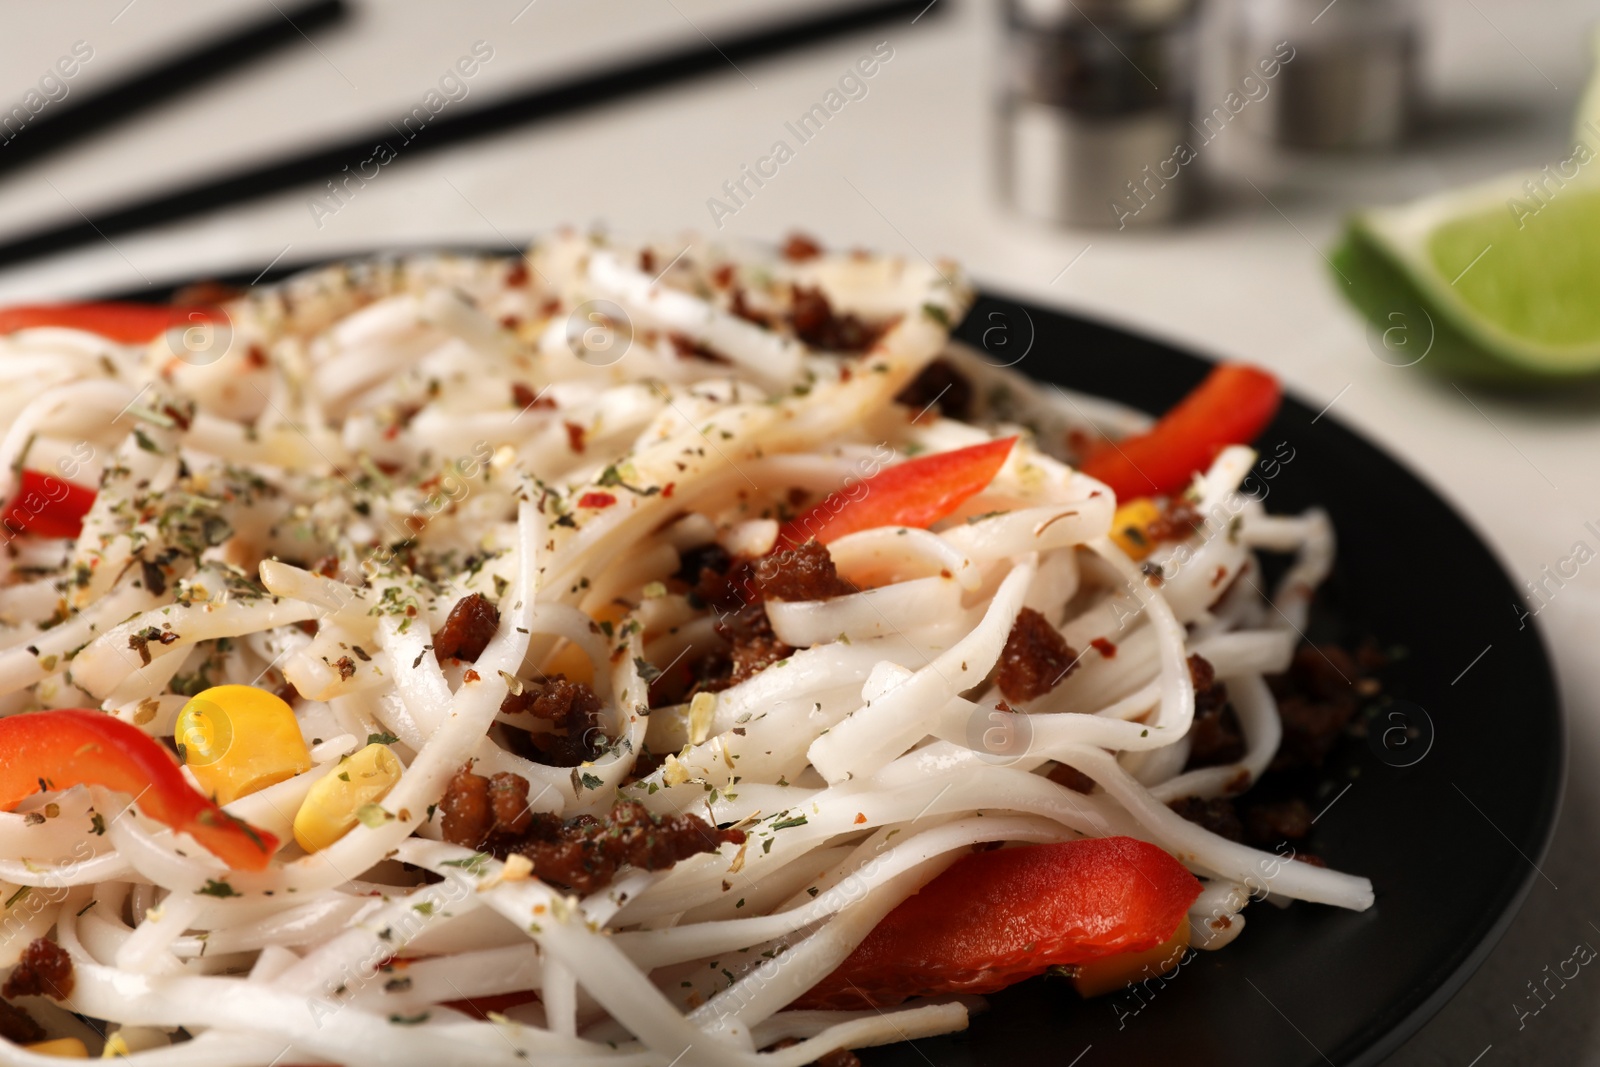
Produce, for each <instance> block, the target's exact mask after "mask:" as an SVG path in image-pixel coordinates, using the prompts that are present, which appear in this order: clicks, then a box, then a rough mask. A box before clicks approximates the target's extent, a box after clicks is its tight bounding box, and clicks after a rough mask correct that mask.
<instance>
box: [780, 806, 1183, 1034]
mask: <svg viewBox="0 0 1600 1067" xmlns="http://www.w3.org/2000/svg"><path fill="white" fill-rule="evenodd" d="M1199 895H1200V882H1199V881H1198V880H1197V879H1196V878H1195V876H1194V875H1192V874H1190V873H1189V872H1188V871H1187V870H1185V869H1184V867H1183V865H1182V864H1181V863H1179V862H1178V861H1177V860H1175V859H1173V858H1172V857H1171V856H1170V855H1168V854H1167V853H1166V852H1163V851H1162V850H1161V849H1159V848H1157V847H1156V846H1155V845H1152V844H1149V843H1148V842H1145V841H1139V840H1136V839H1134V838H1131V837H1100V838H1086V839H1084V840H1081V841H1066V842H1061V843H1059V844H1050V845H1029V846H1025V847H1021V848H1007V849H999V850H996V851H991V852H973V853H969V854H968V855H966V856H963V857H962V858H961V859H959V860H957V861H956V862H955V864H954V865H953V866H951V867H950V868H948V869H947V870H946V871H945V872H944V873H943V874H941V875H939V877H937V878H935V879H934V880H933V881H931V882H929V883H928V884H927V885H925V886H923V887H922V890H921V891H920V892H918V893H916V894H914V895H913V896H911V897H908V898H907V899H906V900H905V901H903V902H902V903H901V904H900V906H899V907H897V908H895V909H894V910H893V911H891V912H890V913H889V914H888V915H886V916H884V918H883V921H882V922H880V923H878V925H877V926H876V927H874V928H873V931H872V933H870V934H868V935H867V938H866V940H865V941H863V942H862V943H861V944H860V945H858V946H857V947H856V950H855V951H854V952H852V953H851V954H850V956H849V958H847V959H846V960H845V961H844V963H842V964H840V965H839V967H838V969H836V970H835V971H834V972H833V973H832V974H830V975H829V976H828V977H826V978H824V979H823V980H822V981H821V982H820V983H818V984H817V986H816V987H815V988H813V989H812V990H811V991H810V992H809V993H807V994H806V995H805V996H804V997H803V998H801V1000H800V1001H799V1003H798V1004H797V1006H798V1007H804V1008H859V1007H861V1006H862V1005H863V1003H865V1004H867V1005H870V1006H872V1007H878V1008H882V1007H888V1006H890V1005H894V1004H898V1003H900V1002H901V1001H902V1000H905V999H906V998H907V997H916V996H936V995H939V994H942V993H978V994H982V993H993V992H995V991H996V990H1000V989H1004V988H1005V987H1006V986H1009V985H1012V984H1014V983H1016V982H1020V981H1022V980H1023V979H1024V978H1031V977H1033V976H1034V975H1038V974H1043V973H1044V972H1045V971H1046V970H1047V969H1049V968H1051V967H1055V966H1061V965H1064V964H1072V963H1085V962H1088V961H1089V960H1093V959H1099V958H1100V957H1102V956H1110V955H1114V954H1117V953H1121V952H1137V951H1141V950H1143V949H1147V948H1153V947H1155V946H1156V945H1159V944H1161V943H1162V942H1163V941H1165V940H1166V939H1167V938H1169V937H1171V936H1172V933H1173V931H1175V930H1176V929H1177V928H1178V924H1179V923H1180V922H1184V921H1186V914H1187V912H1188V910H1189V906H1190V905H1191V904H1193V903H1194V901H1195V898H1196V897H1198V896H1199Z"/></svg>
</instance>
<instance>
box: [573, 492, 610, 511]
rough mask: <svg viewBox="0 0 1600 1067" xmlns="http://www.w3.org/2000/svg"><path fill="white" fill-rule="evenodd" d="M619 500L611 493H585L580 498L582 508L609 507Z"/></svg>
mask: <svg viewBox="0 0 1600 1067" xmlns="http://www.w3.org/2000/svg"><path fill="white" fill-rule="evenodd" d="M616 502H617V498H616V497H614V496H612V495H611V494H610V493H585V494H583V495H582V496H580V497H579V498H578V506H579V507H580V508H609V507H610V506H611V505H612V504H615V503H616Z"/></svg>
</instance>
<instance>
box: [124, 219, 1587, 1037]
mask: <svg viewBox="0 0 1600 1067" xmlns="http://www.w3.org/2000/svg"><path fill="white" fill-rule="evenodd" d="M476 251H490V250H482V249H479V250H476ZM503 251H504V250H500V249H496V250H492V252H493V254H503ZM299 269H302V268H300V267H294V268H285V267H279V268H277V269H275V270H273V271H271V272H270V273H269V274H268V275H267V278H268V279H276V278H279V277H282V276H284V275H285V274H288V273H290V272H291V271H292V270H299ZM253 277H255V275H254V274H253V273H245V274H241V275H240V276H239V277H238V278H234V279H227V280H231V281H236V282H241V283H248V282H249V281H250V280H251V279H252V278H253ZM150 296H151V294H150V292H149V290H146V291H144V292H142V293H140V294H138V295H137V296H136V297H132V298H134V299H150ZM996 327H1000V328H999V329H996ZM957 335H958V336H959V337H961V338H962V339H963V340H965V341H967V342H968V343H970V344H972V345H975V346H978V347H980V348H982V347H985V345H986V344H987V348H988V350H989V351H990V352H991V353H992V354H993V356H994V361H995V363H996V364H1010V363H1012V362H1013V361H1014V360H1016V359H1017V354H1018V353H1019V352H1022V351H1024V350H1026V351H1027V355H1026V356H1025V358H1023V359H1022V361H1021V362H1020V363H1018V364H1017V369H1019V370H1022V371H1024V372H1026V373H1027V374H1029V375H1031V376H1033V377H1034V378H1036V379H1039V380H1041V381H1045V382H1055V383H1057V384H1060V385H1062V386H1065V387H1068V388H1071V389H1074V390H1078V391H1080V392H1084V393H1090V394H1094V395H1097V396H1104V397H1108V398H1110V399H1112V400H1116V401H1119V402H1121V403H1124V404H1128V405H1131V406H1133V407H1136V408H1141V409H1143V410H1145V411H1149V412H1152V413H1159V412H1162V411H1165V410H1166V409H1167V408H1169V407H1171V406H1172V405H1173V404H1174V403H1176V402H1177V401H1178V400H1179V399H1181V398H1182V397H1183V395H1184V394H1185V393H1187V392H1188V391H1189V390H1190V389H1191V388H1193V387H1194V386H1195V385H1196V384H1198V383H1199V382H1200V380H1201V379H1202V378H1203V377H1204V376H1205V374H1206V372H1207V371H1208V370H1209V368H1210V364H1209V362H1208V361H1206V360H1205V359H1203V358H1201V357H1199V356H1196V355H1192V354H1190V353H1187V352H1184V351H1180V350H1179V349H1176V348H1172V347H1170V346H1168V345H1164V344H1161V343H1159V342H1156V341H1151V340H1148V339H1145V338H1142V337H1139V336H1136V335H1134V334H1130V333H1126V332H1123V331H1121V330H1118V329H1115V328H1113V327H1109V326H1105V325H1102V324H1099V323H1095V322H1092V321H1089V320H1086V319H1080V318H1076V317H1074V316H1071V315H1066V314H1062V313H1060V312H1055V311H1048V310H1045V309H1043V308H1039V307H1035V306H1032V305H1028V304H1024V303H1018V302H1014V301H1008V300H1003V299H998V298H994V297H984V298H981V299H980V300H979V301H978V303H977V305H976V306H975V307H974V309H973V311H972V312H971V314H970V315H969V316H968V317H967V319H966V321H965V322H964V323H963V324H962V326H961V328H960V329H959V330H958V331H957ZM1280 441H1283V442H1288V447H1289V448H1292V449H1293V450H1294V458H1293V460H1292V461H1291V462H1289V463H1288V464H1286V465H1284V466H1283V467H1282V470H1281V472H1280V473H1279V474H1278V476H1277V477H1276V478H1274V479H1273V480H1272V482H1271V483H1270V495H1269V497H1268V502H1267V506H1268V508H1269V510H1271V511H1274V512H1279V513H1287V512H1295V511H1299V510H1302V509H1304V508H1307V507H1311V506H1314V505H1317V506H1321V507H1323V508H1325V509H1327V511H1328V512H1329V513H1330V514H1331V515H1332V516H1333V521H1334V526H1335V527H1336V529H1337V531H1338V537H1339V562H1338V566H1337V568H1336V569H1335V572H1334V574H1333V576H1332V578H1331V579H1330V580H1329V581H1328V583H1327V584H1326V585H1325V586H1324V587H1323V589H1322V591H1321V593H1320V595H1319V605H1318V611H1317V615H1316V618H1315V622H1314V631H1315V632H1314V633H1313V635H1312V636H1313V637H1315V638H1316V639H1318V640H1321V639H1323V638H1324V637H1328V638H1338V639H1344V640H1347V641H1350V640H1354V639H1357V638H1361V637H1366V636H1372V637H1375V638H1377V639H1379V640H1380V641H1381V642H1382V643H1383V644H1384V645H1386V646H1391V647H1395V646H1397V647H1399V648H1400V649H1402V650H1403V656H1402V658H1400V659H1399V660H1398V661H1397V662H1396V663H1395V664H1394V665H1392V666H1391V667H1390V668H1388V669H1387V670H1386V671H1385V681H1386V686H1387V691H1388V692H1389V693H1390V694H1392V695H1393V696H1394V697H1398V698H1403V702H1402V701H1397V702H1395V703H1392V704H1383V706H1382V707H1380V708H1379V709H1378V717H1377V718H1376V719H1373V720H1371V721H1372V728H1371V729H1370V730H1369V736H1368V739H1367V741H1365V742H1363V741H1361V740H1358V739H1355V738H1352V739H1349V740H1348V741H1347V742H1346V743H1344V744H1343V745H1342V746H1341V747H1340V748H1339V749H1337V750H1336V751H1335V753H1334V755H1333V757H1332V758H1331V759H1330V761H1329V765H1328V777H1327V784H1326V786H1325V793H1326V796H1327V800H1326V801H1325V803H1326V802H1327V801H1332V805H1331V807H1328V808H1327V810H1326V811H1325V812H1323V814H1321V815H1320V816H1319V819H1318V822H1317V825H1316V828H1315V833H1314V836H1313V838H1312V839H1311V847H1312V848H1313V849H1314V851H1315V852H1316V853H1317V854H1318V855H1320V856H1322V857H1323V858H1325V859H1326V860H1327V861H1328V863H1329V864H1330V865H1331V866H1333V867H1336V868H1338V869H1340V870H1344V871H1350V872H1353V873H1358V874H1362V875H1365V876H1366V877H1368V878H1371V879H1372V881H1373V884H1374V886H1375V887H1376V890H1377V903H1376V905H1375V906H1374V907H1372V908H1371V909H1370V910H1368V911H1366V912H1363V913H1360V914H1355V913H1351V912H1347V911H1343V910H1340V909H1335V908H1329V907H1320V906H1317V905H1311V904H1294V905H1292V906H1291V907H1289V908H1287V909H1284V910H1279V909H1277V908H1275V907H1274V906H1272V905H1271V904H1267V903H1256V904H1252V905H1251V906H1250V908H1249V909H1248V911H1247V912H1246V918H1247V920H1248V923H1247V927H1246V929H1245V930H1244V932H1243V933H1242V934H1241V935H1240V937H1239V938H1238V939H1237V940H1236V941H1235V942H1234V943H1233V944H1232V945H1229V946H1228V947H1227V948H1225V949H1223V950H1221V951H1219V952H1205V953H1197V954H1196V955H1195V957H1194V959H1193V961H1192V962H1189V963H1187V964H1185V965H1184V966H1183V967H1182V968H1181V969H1180V970H1179V971H1178V972H1177V973H1176V974H1175V975H1172V976H1169V977H1167V978H1166V979H1163V980H1157V981H1151V982H1148V983H1146V985H1145V987H1143V988H1142V989H1139V990H1138V991H1137V992H1134V991H1129V992H1126V993H1123V994H1121V995H1116V996H1106V997H1101V998H1098V999H1095V1000H1089V1001H1085V1000H1081V999H1080V998H1079V997H1078V996H1077V995H1076V994H1075V993H1074V992H1073V991H1072V990H1071V988H1070V987H1069V986H1068V985H1067V984H1066V983H1065V982H1061V981H1057V980H1052V979H1035V980H1032V981H1028V982H1024V983H1022V984H1020V985H1018V986H1015V987H1013V988H1011V989H1008V990H1006V991H1004V992H1002V993H1000V994H997V995H995V996H994V997H992V998H990V1003H991V1005H992V1007H991V1010H989V1011H988V1012H985V1013H983V1014H980V1015H977V1016H975V1017H974V1018H973V1021H972V1025H971V1027H970V1029H968V1030H967V1031H966V1032H964V1033H961V1034H956V1035H952V1036H949V1037H940V1038H928V1039H924V1040H919V1041H916V1042H914V1043H905V1044H900V1045H894V1046H888V1047H885V1048H879V1049H868V1050H863V1051H862V1053H861V1057H862V1059H863V1061H864V1062H865V1063H867V1064H869V1065H871V1067H926V1065H928V1064H935V1065H937V1067H1016V1065H1032V1064H1055V1065H1061V1067H1097V1065H1109V1064H1115V1065H1118V1067H1146V1065H1148V1067H1174V1065H1176V1064H1183V1065H1185V1067H1224V1065H1226V1067H1301V1065H1304V1067H1327V1065H1329V1064H1332V1065H1337V1067H1355V1065H1369V1064H1375V1063H1378V1062H1380V1061H1381V1060H1382V1059H1383V1058H1384V1057H1385V1056H1387V1055H1388V1054H1389V1053H1391V1052H1393V1051H1394V1050H1395V1049H1396V1048H1397V1047H1398V1046H1399V1045H1400V1043H1401V1042H1402V1041H1404V1040H1405V1039H1406V1038H1407V1037H1409V1036H1410V1035H1411V1034H1412V1033H1414V1032H1415V1031H1416V1030H1417V1029H1418V1028H1419V1027H1420V1026H1421V1025H1422V1024H1423V1023H1424V1022H1426V1021H1427V1020H1428V1018H1429V1017H1430V1016H1432V1015H1433V1014H1434V1012H1436V1011H1438V1010H1439V1008H1441V1007H1442V1006H1443V1005H1444V1003H1445V1002H1446V1001H1447V1000H1449V998H1450V997H1451V996H1452V995H1453V994H1454V993H1455V992H1456V990H1458V989H1459V988H1460V987H1461V985H1462V983H1464V982H1465V981H1466V979H1467V977H1468V976H1469V975H1470V974H1471V973H1472V972H1473V970H1475V969H1476V968H1477V966H1478V965H1479V964H1480V963H1482V962H1483V959H1484V957H1485V956H1487V955H1488V953H1489V950H1490V949H1491V948H1492V947H1493V946H1494V943H1495V942H1496V941H1497V940H1498V939H1499V937H1500V935H1501V934H1502V933H1503V932H1504V931H1505V928H1506V926H1507V924H1509V922H1510V921H1511V918H1512V916H1513V915H1514V914H1515V913H1516V910H1517V907H1518V905H1519V904H1520V903H1521V902H1522V899H1523V897H1524V895H1525V894H1526V893H1527V890H1528V888H1529V886H1530V884H1531V881H1532V879H1533V878H1535V877H1538V875H1537V874H1536V873H1535V870H1534V868H1533V864H1534V863H1536V862H1537V861H1538V860H1539V858H1540V856H1541V855H1542V854H1543V852H1544V849H1545V847H1546V845H1547V844H1548V842H1549V838H1550V835H1551V832H1552V831H1553V829H1554V826H1555V819H1556V808H1557V804H1558V800H1559V797H1560V795H1561V785H1562V774H1563V768H1564V755H1563V751H1564V745H1563V736H1562V735H1563V729H1562V720H1561V710H1560V705H1559V702H1558V699H1557V695H1556V686H1555V679H1554V676H1553V674H1552V672H1551V668H1550V662H1549V659H1548V657H1547V656H1546V654H1545V650H1544V645H1543V643H1542V642H1541V641H1540V639H1539V637H1538V634H1537V632H1536V631H1535V630H1534V629H1533V628H1532V627H1531V626H1529V627H1527V628H1521V626H1520V623H1519V619H1518V616H1517V611H1516V610H1514V609H1513V605H1517V604H1520V603H1521V602H1522V601H1521V597H1520V594H1519V592H1518V590H1517V589H1516V588H1515V587H1514V586H1513V584H1512V582H1511V580H1510V579H1509V578H1508V577H1507V575H1506V573H1505V571H1504V570H1503V569H1502V568H1501V566H1500V563H1499V561H1498V560H1496V559H1495V556H1494V554H1493V552H1492V551H1491V550H1490V549H1489V548H1488V546H1486V545H1485V544H1484V542H1483V540H1482V539H1481V538H1479V536H1478V535H1477V534H1476V533H1475V532H1474V531H1473V530H1472V528H1471V527H1470V526H1468V525H1467V523H1466V522H1465V521H1464V520H1463V519H1462V518H1461V517H1460V516H1459V515H1457V514H1456V513H1455V511H1454V510H1452V509H1451V508H1450V506H1449V505H1448V504H1446V503H1445V502H1444V501H1443V500H1441V499H1440V497H1439V495H1438V494H1437V493H1435V492H1434V491H1433V489H1431V488H1430V487H1429V486H1428V485H1427V484H1426V483H1424V482H1423V481H1422V480H1421V479H1419V478H1418V477H1417V476H1416V475H1415V474H1413V473H1411V471H1409V470H1407V469H1406V468H1405V467H1404V466H1403V465H1401V464H1400V463H1399V462H1397V461H1396V460H1394V459H1393V458H1391V457H1389V456H1388V455H1386V454H1384V453H1383V452H1382V451H1380V450H1379V449H1377V448H1375V447H1374V446H1373V445H1371V444H1370V443H1368V442H1367V441H1366V440H1365V439H1363V438H1362V437H1360V436H1358V435H1356V434H1355V433H1353V432H1351V431H1350V430H1348V429H1346V428H1345V427H1344V426H1343V425H1341V424H1340V423H1339V422H1338V420H1336V419H1335V418H1333V417H1332V416H1328V415H1323V416H1321V417H1320V418H1319V417H1317V412H1316V411H1315V410H1314V409H1312V408H1309V407H1307V406H1306V405H1304V404H1302V403H1300V402H1299V401H1298V400H1295V399H1294V398H1292V397H1290V398H1288V399H1287V400H1286V401H1285V403H1284V405H1283V408H1282V410H1281V411H1280V412H1279V414H1278V416H1277V418H1276V419H1275V420H1274V422H1273V424H1272V426H1271V427H1270V428H1269V429H1268V431H1267V433H1266V434H1265V435H1263V438H1262V442H1264V444H1265V447H1264V448H1263V451H1264V452H1270V451H1272V450H1273V448H1274V446H1276V444H1277V443H1278V442H1280ZM1285 454H1286V453H1285ZM1391 713H1395V714H1396V715H1398V716H1399V717H1397V718H1394V717H1391ZM1391 730H1392V731H1400V730H1404V731H1405V733H1404V740H1402V734H1401V733H1400V732H1394V733H1391V734H1389V736H1388V738H1387V740H1388V742H1389V743H1388V744H1385V743H1384V739H1385V733H1386V731H1391ZM1345 784H1348V785H1349V789H1348V790H1345V791H1344V792H1343V793H1340V792H1339V791H1340V790H1341V789H1342V788H1343V786H1344V785H1345Z"/></svg>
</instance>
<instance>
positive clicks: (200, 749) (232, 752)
mask: <svg viewBox="0 0 1600 1067" xmlns="http://www.w3.org/2000/svg"><path fill="white" fill-rule="evenodd" d="M174 734H175V735H176V737H177V740H178V744H179V745H180V746H181V749H180V750H181V751H182V752H183V762H184V764H185V765H186V766H187V767H188V768H189V770H190V771H192V772H194V776H195V778H196V780H198V781H199V783H200V787H201V788H202V789H204V790H205V791H206V792H207V793H210V794H212V795H213V796H215V797H216V799H217V803H219V804H227V803H229V802H230V801H234V800H238V799H239V798H240V797H242V796H248V795H249V794H251V793H256V792H259V791H261V790H263V789H265V788H267V786H269V785H276V784H277V783H279V782H281V781H283V780H284V779H286V778H293V777H294V776H295V775H297V774H304V773H305V772H306V771H309V770H310V769H311V753H310V752H308V751H307V750H306V742H305V738H303V737H301V736H300V724H299V722H297V721H296V720H295V717H294V709H293V708H291V707H289V705H288V704H286V703H284V702H283V700H282V699H280V698H279V697H278V696H277V695H276V694H273V693H269V692H267V691H266V690H265V689H257V688H256V687H255V686H252V685H218V686H213V687H212V688H210V689H207V690H205V691H204V692H202V693H200V694H198V695H197V696H195V697H194V698H193V699H191V700H190V701H189V703H187V704H185V705H184V706H183V710H182V711H180V712H178V724H177V727H176V729H175V730H174Z"/></svg>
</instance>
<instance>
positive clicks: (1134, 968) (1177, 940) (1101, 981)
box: [1072, 915, 1189, 997]
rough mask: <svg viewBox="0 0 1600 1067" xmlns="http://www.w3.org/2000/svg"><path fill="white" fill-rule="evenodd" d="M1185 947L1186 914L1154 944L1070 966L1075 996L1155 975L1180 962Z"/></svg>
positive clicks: (1113, 988) (1113, 989)
mask: <svg viewBox="0 0 1600 1067" xmlns="http://www.w3.org/2000/svg"><path fill="white" fill-rule="evenodd" d="M1188 950H1189V917H1188V916H1187V915H1185V916H1184V917H1183V918H1181V919H1179V920H1178V928H1177V929H1176V930H1174V931H1172V936H1171V937H1169V938H1167V939H1166V940H1165V941H1163V942H1161V944H1159V945H1157V946H1156V947H1155V948H1147V949H1145V950H1144V951H1143V952H1119V953H1117V954H1116V955H1115V956H1103V957H1101V958H1100V959H1097V960H1090V961H1089V962H1088V963H1080V964H1078V965H1077V966H1076V967H1075V968H1073V975H1072V985H1073V988H1074V989H1076V990H1077V991H1078V995H1079V996H1084V997H1098V996H1100V995H1101V994H1102V993H1114V992H1116V991H1117V990H1119V989H1122V988H1124V987H1125V986H1127V985H1128V984H1129V983H1131V982H1142V981H1144V980H1145V979H1147V978H1159V977H1161V976H1162V975H1164V974H1166V973H1167V972H1168V971H1170V970H1172V969H1173V968H1174V967H1176V966H1178V964H1180V963H1182V962H1183V956H1184V953H1186V952H1187V951H1188Z"/></svg>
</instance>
